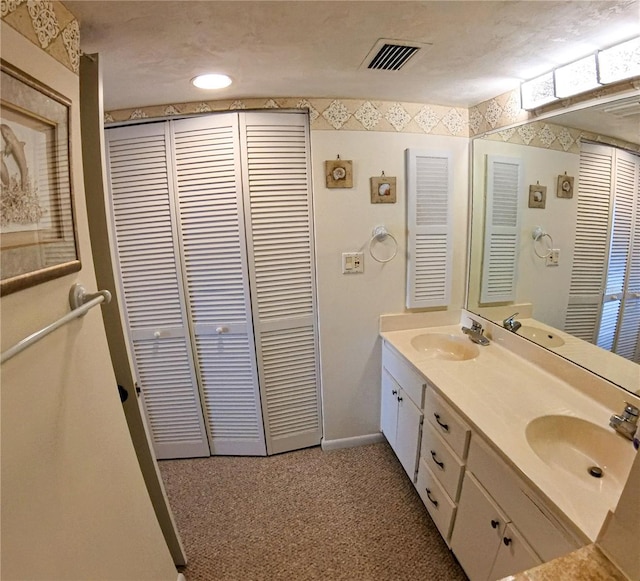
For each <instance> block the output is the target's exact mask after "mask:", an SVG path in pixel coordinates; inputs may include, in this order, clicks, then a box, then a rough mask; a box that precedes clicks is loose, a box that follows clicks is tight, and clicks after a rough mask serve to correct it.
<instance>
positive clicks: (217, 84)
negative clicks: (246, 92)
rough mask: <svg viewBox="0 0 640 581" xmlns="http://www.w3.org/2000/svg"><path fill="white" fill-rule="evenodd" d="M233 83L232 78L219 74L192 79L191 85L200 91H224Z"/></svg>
mask: <svg viewBox="0 0 640 581" xmlns="http://www.w3.org/2000/svg"><path fill="white" fill-rule="evenodd" d="M231 82H232V81H231V78H230V77H228V76H227V75H221V74H218V73H211V74H208V75H198V76H197V77H195V78H193V79H191V83H192V84H193V85H194V86H196V87H198V88H199V89H224V88H225V87H228V86H229V85H230V84H231Z"/></svg>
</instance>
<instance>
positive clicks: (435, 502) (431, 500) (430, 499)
mask: <svg viewBox="0 0 640 581" xmlns="http://www.w3.org/2000/svg"><path fill="white" fill-rule="evenodd" d="M425 490H426V491H427V498H428V499H429V501H430V502H431V504H433V506H438V501H437V500H434V499H433V498H431V491H430V490H429V489H428V488H425Z"/></svg>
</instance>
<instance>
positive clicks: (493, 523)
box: [491, 519, 500, 529]
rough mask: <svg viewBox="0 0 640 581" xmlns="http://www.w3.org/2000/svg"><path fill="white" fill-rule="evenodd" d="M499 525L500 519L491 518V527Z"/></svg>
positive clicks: (494, 527) (495, 527)
mask: <svg viewBox="0 0 640 581" xmlns="http://www.w3.org/2000/svg"><path fill="white" fill-rule="evenodd" d="M499 526H500V521H499V520H493V519H492V520H491V528H492V529H497V528H498V527H499Z"/></svg>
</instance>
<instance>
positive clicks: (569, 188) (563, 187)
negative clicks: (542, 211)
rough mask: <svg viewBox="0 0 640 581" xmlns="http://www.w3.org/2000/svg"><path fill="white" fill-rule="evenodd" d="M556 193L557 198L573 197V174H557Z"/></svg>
mask: <svg viewBox="0 0 640 581" xmlns="http://www.w3.org/2000/svg"><path fill="white" fill-rule="evenodd" d="M556 195H557V196H558V198H573V176H568V175H567V174H564V175H563V176H558V185H557V187H556Z"/></svg>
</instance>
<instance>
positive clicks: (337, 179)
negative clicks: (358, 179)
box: [324, 158, 353, 188]
mask: <svg viewBox="0 0 640 581" xmlns="http://www.w3.org/2000/svg"><path fill="white" fill-rule="evenodd" d="M324 173H325V176H326V178H327V187H328V188H352V187H353V162H352V161H350V160H345V159H340V158H338V159H333V160H329V161H325V162H324Z"/></svg>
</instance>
